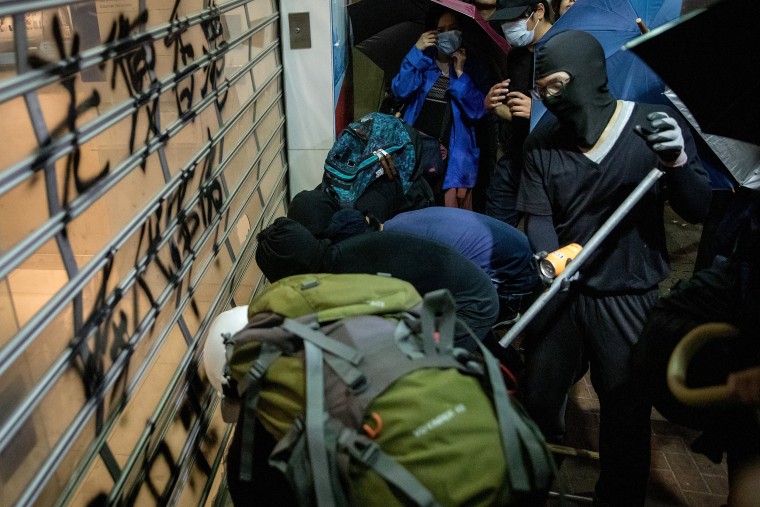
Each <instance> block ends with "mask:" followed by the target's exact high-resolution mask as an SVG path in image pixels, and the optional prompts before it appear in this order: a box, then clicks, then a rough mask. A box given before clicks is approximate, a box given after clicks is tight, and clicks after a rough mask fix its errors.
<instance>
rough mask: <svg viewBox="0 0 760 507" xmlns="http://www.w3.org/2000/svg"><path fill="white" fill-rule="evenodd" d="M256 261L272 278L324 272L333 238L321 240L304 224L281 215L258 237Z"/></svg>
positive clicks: (270, 279) (267, 275)
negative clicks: (325, 261) (323, 268)
mask: <svg viewBox="0 0 760 507" xmlns="http://www.w3.org/2000/svg"><path fill="white" fill-rule="evenodd" d="M256 239H257V240H258V242H259V244H258V247H257V248H256V263H257V264H258V265H259V267H260V268H261V272H262V273H264V276H266V277H267V279H269V281H270V282H276V281H277V280H279V279H281V278H285V277H287V276H292V275H302V274H306V273H320V272H322V266H323V264H324V260H325V258H326V256H327V252H328V249H329V247H330V240H327V239H322V240H319V239H317V238H315V237H314V235H313V234H312V233H310V232H309V231H308V229H306V228H305V227H304V226H303V225H301V224H299V223H298V222H296V221H294V220H291V219H289V218H284V217H280V218H278V219H277V220H275V221H274V223H272V225H270V226H269V227H267V228H266V229H264V230H262V231H261V232H260V233H259V235H258V236H257V238H256Z"/></svg>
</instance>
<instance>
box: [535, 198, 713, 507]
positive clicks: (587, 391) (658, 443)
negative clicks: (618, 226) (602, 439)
mask: <svg viewBox="0 0 760 507" xmlns="http://www.w3.org/2000/svg"><path fill="white" fill-rule="evenodd" d="M665 225H666V232H667V236H668V249H669V251H670V252H671V269H672V272H671V276H670V278H669V279H668V280H667V281H666V282H665V283H663V284H662V289H663V292H666V291H667V289H669V288H670V287H671V286H672V285H673V283H675V282H676V281H677V280H678V279H679V278H689V277H690V276H691V273H692V269H693V266H694V260H695V258H696V252H697V245H698V243H699V237H700V233H701V228H700V227H699V226H695V225H691V224H684V223H683V222H682V221H681V220H680V219H679V218H678V217H677V216H676V215H675V214H673V212H672V211H671V210H670V209H666V223H665ZM567 427H568V435H567V437H568V442H567V443H568V445H569V446H572V447H575V448H580V449H588V450H593V451H596V450H598V439H597V433H598V428H599V401H598V399H597V397H596V393H594V390H593V388H592V387H591V381H590V379H589V376H588V374H587V375H586V377H584V378H583V379H582V380H581V381H580V382H578V383H577V384H576V385H575V386H574V387H573V389H572V391H571V402H570V404H569V406H568V414H567ZM697 434H698V432H695V431H692V430H689V429H687V428H684V427H681V426H678V425H675V424H672V423H670V422H668V421H666V420H665V419H664V418H663V417H662V416H660V415H659V414H658V413H657V412H656V411H653V413H652V465H651V471H650V480H649V490H648V492H647V504H646V505H647V507H670V506H689V507H719V506H721V505H723V504H725V502H726V495H727V494H728V475H727V470H726V466H725V461H724V463H721V464H717V465H716V464H715V463H713V462H711V461H710V460H708V459H707V458H705V457H704V456H703V455H701V454H696V453H693V452H691V451H690V449H689V445H690V444H691V442H692V440H693V439H694V438H695V437H696V435H697ZM597 473H598V462H596V461H594V460H592V459H587V458H576V457H568V458H566V459H565V460H564V462H563V463H562V467H561V468H560V470H559V476H558V478H557V481H556V483H555V487H554V490H555V491H556V492H562V493H564V494H569V495H579V496H588V495H590V492H591V491H593V489H594V484H595V482H596V478H597ZM570 499H572V497H571V498H570ZM568 503H570V502H568ZM577 503H579V504H583V503H587V502H584V501H583V500H579V501H578V502H577ZM547 505H548V506H552V507H554V506H555V505H560V502H559V500H556V499H553V500H550V501H549V503H548V504H547Z"/></svg>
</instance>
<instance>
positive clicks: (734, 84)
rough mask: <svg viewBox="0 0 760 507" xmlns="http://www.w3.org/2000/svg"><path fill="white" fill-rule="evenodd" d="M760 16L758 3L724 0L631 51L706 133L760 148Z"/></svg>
mask: <svg viewBox="0 0 760 507" xmlns="http://www.w3.org/2000/svg"><path fill="white" fill-rule="evenodd" d="M576 5H577V4H576ZM574 8H575V7H573V9H574ZM570 10H572V9H570ZM568 12H569V11H568ZM759 17H760V2H757V0H723V1H721V2H718V3H715V4H713V5H712V6H711V7H709V8H707V9H702V10H699V11H694V12H692V13H691V14H690V15H689V16H685V17H684V18H682V19H681V20H679V21H678V22H677V23H673V24H672V25H668V26H663V27H662V29H659V30H655V31H652V32H650V33H649V34H647V35H646V36H644V37H641V38H640V39H637V40H636V41H633V42H631V43H630V44H628V45H627V46H626V47H627V48H628V49H630V50H631V51H632V52H634V53H636V54H637V55H639V56H640V57H641V58H643V59H644V60H645V61H646V62H647V63H648V64H649V65H650V66H651V67H652V68H653V69H655V70H656V71H657V72H659V73H660V75H661V76H662V77H663V78H664V79H665V82H666V83H667V84H668V86H670V87H671V88H672V89H673V91H675V93H676V94H677V95H678V97H679V98H680V99H681V100H682V101H683V102H684V104H686V106H687V107H688V108H689V111H690V112H691V114H693V115H694V117H695V118H696V120H697V122H698V123H699V127H700V128H701V129H702V131H703V132H706V133H710V134H715V135H720V136H725V137H730V138H732V139H738V140H741V141H747V142H749V143H752V144H755V145H760V66H759V65H758V64H757V55H758V52H760V21H758V19H759ZM709 34H715V35H716V36H715V37H710V38H709V39H708V40H706V38H707V36H708V35H709ZM703 41H704V42H703Z"/></svg>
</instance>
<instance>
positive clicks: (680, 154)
mask: <svg viewBox="0 0 760 507" xmlns="http://www.w3.org/2000/svg"><path fill="white" fill-rule="evenodd" d="M647 120H649V125H650V128H647V127H642V126H641V125H636V126H635V127H634V128H633V130H634V132H636V133H637V134H638V135H639V136H641V137H642V138H643V139H644V140H645V141H646V143H647V145H648V146H649V148H651V149H652V151H654V152H655V153H656V154H657V156H658V157H659V158H660V162H662V164H663V165H665V166H667V167H674V166H680V165H683V164H685V163H686V160H687V157H686V152H684V151H683V148H684V141H683V133H682V132H681V127H679V126H678V122H676V120H675V119H673V118H671V117H670V116H668V115H667V114H666V113H663V112H655V113H649V114H648V115H647Z"/></svg>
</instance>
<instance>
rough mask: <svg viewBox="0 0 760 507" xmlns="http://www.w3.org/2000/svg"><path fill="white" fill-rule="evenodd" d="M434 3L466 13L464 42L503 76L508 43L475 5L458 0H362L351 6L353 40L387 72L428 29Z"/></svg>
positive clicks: (392, 71) (395, 70)
mask: <svg viewBox="0 0 760 507" xmlns="http://www.w3.org/2000/svg"><path fill="white" fill-rule="evenodd" d="M434 5H442V6H444V7H448V8H450V9H452V10H454V11H456V12H459V13H460V14H462V15H463V18H464V20H465V25H464V26H463V27H462V32H463V39H464V40H463V42H464V46H465V47H466V48H468V49H470V50H473V51H474V52H475V53H476V54H478V57H479V58H481V59H482V60H484V61H487V62H489V63H490V64H491V66H492V67H493V68H494V69H495V70H494V72H496V73H497V74H498V75H499V76H498V77H500V76H501V75H503V74H504V71H505V70H506V55H507V53H508V52H509V45H508V44H507V41H506V40H505V39H504V38H503V36H501V35H499V34H498V33H497V32H496V31H495V30H494V29H493V28H491V26H490V25H488V23H486V21H485V20H484V19H483V18H482V17H481V16H480V14H479V13H478V11H477V9H476V8H475V6H474V5H471V4H467V3H465V2H462V1H458V0H362V1H360V2H357V3H354V4H351V5H349V6H348V16H349V19H350V20H351V33H352V43H353V45H354V46H355V47H356V49H358V50H359V51H361V52H362V53H364V54H365V55H367V56H368V57H369V58H370V60H372V61H373V62H374V63H375V65H377V66H378V67H380V68H381V69H382V70H383V72H385V74H386V75H388V76H394V75H396V74H397V73H398V71H399V68H400V67H401V61H402V60H403V59H404V56H406V54H407V53H408V52H409V50H410V49H411V47H412V46H413V45H414V43H415V42H417V39H419V37H420V35H421V34H422V32H424V30H425V18H426V16H427V13H428V11H429V10H430V8H432V7H433V6H434Z"/></svg>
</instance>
